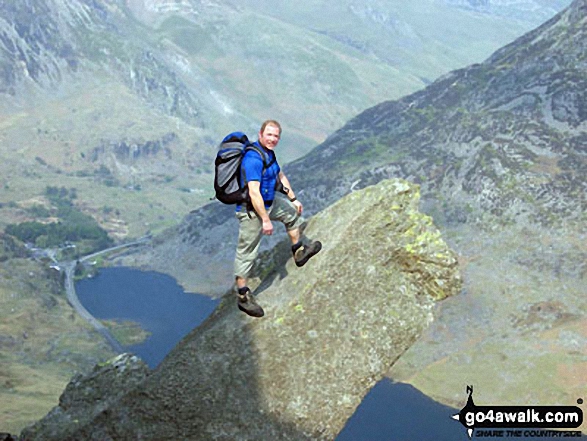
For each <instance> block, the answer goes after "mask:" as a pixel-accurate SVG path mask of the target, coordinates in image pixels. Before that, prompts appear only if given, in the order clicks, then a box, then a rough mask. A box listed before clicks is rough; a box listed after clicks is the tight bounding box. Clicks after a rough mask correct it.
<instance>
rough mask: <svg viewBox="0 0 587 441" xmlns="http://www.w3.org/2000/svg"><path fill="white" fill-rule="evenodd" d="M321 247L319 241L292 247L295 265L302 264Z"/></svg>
mask: <svg viewBox="0 0 587 441" xmlns="http://www.w3.org/2000/svg"><path fill="white" fill-rule="evenodd" d="M321 249H322V243H321V242H319V241H315V242H311V243H309V244H308V245H298V246H294V247H292V251H293V255H294V261H295V263H296V265H297V266H304V265H305V264H306V262H307V261H308V260H310V258H311V257H312V256H314V255H316V254H318V252H319V251H320V250H321Z"/></svg>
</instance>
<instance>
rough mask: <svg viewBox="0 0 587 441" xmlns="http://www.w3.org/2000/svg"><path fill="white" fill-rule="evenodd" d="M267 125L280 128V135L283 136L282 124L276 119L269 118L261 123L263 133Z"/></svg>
mask: <svg viewBox="0 0 587 441" xmlns="http://www.w3.org/2000/svg"><path fill="white" fill-rule="evenodd" d="M267 126H275V127H277V128H278V129H279V136H281V124H279V123H278V122H277V121H275V120H274V119H268V120H267V121H265V122H264V123H263V124H261V134H263V132H265V129H266V128H267Z"/></svg>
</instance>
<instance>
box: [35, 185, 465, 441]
mask: <svg viewBox="0 0 587 441" xmlns="http://www.w3.org/2000/svg"><path fill="white" fill-rule="evenodd" d="M418 202H419V188H418V187H417V186H415V185H412V184H410V183H408V182H407V181H403V180H388V181H383V182H381V183H380V184H378V185H377V186H373V187H368V188H365V189H363V190H361V191H357V192H353V193H351V194H350V195H348V196H347V197H345V198H344V199H342V200H341V201H339V202H337V203H336V204H334V205H332V206H331V207H330V208H328V209H327V210H325V211H323V212H321V213H319V214H317V215H316V216H314V217H313V218H312V219H311V220H310V222H309V223H308V226H307V228H306V229H305V235H306V236H307V237H309V238H313V239H319V240H321V241H322V242H323V243H324V247H323V250H322V251H321V253H320V254H318V255H317V256H316V257H314V258H313V259H312V260H311V261H310V262H309V263H308V264H307V265H306V266H304V267H302V268H297V267H296V266H295V264H294V263H293V261H292V259H288V258H287V257H288V255H289V254H290V253H289V251H288V250H287V248H288V246H287V244H283V245H281V246H280V247H278V248H276V250H275V251H273V252H272V253H270V254H269V255H268V257H270V259H268V260H266V261H265V262H264V264H262V265H260V266H261V269H262V270H261V273H263V274H264V278H263V283H262V284H261V285H260V286H259V287H258V289H257V290H256V291H257V295H258V301H259V303H260V304H262V306H263V307H264V308H265V311H266V315H265V317H263V318H262V319H252V318H250V317H248V316H246V315H244V314H243V313H241V312H239V311H238V310H237V308H236V304H235V299H234V297H233V295H232V294H230V295H227V296H226V297H225V299H224V301H223V302H222V303H221V305H220V306H219V308H218V309H217V310H216V311H215V312H214V313H213V314H212V316H211V317H210V318H209V319H208V320H207V321H206V322H204V323H203V324H202V325H201V326H200V327H199V328H197V329H195V330H194V331H193V332H192V333H191V334H189V335H188V336H187V337H186V338H185V339H184V340H183V341H182V342H181V343H180V344H179V345H178V346H177V347H176V348H175V349H174V350H173V351H172V352H171V353H170V354H169V355H168V356H167V357H166V359H165V360H164V361H163V363H162V364H161V365H160V366H159V368H158V369H157V370H156V371H155V372H153V373H152V374H151V375H149V376H148V377H147V378H146V379H145V381H144V382H143V383H142V384H140V385H139V386H138V387H136V388H134V389H133V390H131V391H130V392H129V393H128V394H126V395H125V396H123V397H122V398H121V399H120V400H119V401H117V402H116V403H115V404H114V405H112V406H110V407H109V408H107V409H105V410H104V411H102V412H101V413H100V414H99V415H97V416H96V417H94V418H92V419H91V421H88V422H86V423H85V424H78V426H77V427H76V430H75V431H74V432H68V436H67V437H65V436H62V437H61V438H59V437H55V436H51V437H49V436H46V435H45V434H43V433H41V432H36V434H37V435H36V437H35V438H31V439H60V440H63V439H84V440H93V439H100V440H110V439H111V440H121V439H123V440H124V439H208V440H211V439H218V440H222V439H223V440H229V439H230V440H259V439H271V440H279V439H284V440H285V439H287V440H306V439H313V440H316V439H318V440H328V439H334V438H335V437H336V435H337V434H338V433H339V432H340V430H341V429H342V428H343V427H344V424H345V422H346V421H347V419H348V418H349V417H350V416H351V415H352V414H353V412H354V411H355V409H356V407H357V406H358V405H359V404H360V402H361V401H362V399H363V397H364V396H365V394H366V393H367V392H368V391H369V389H370V388H371V387H372V386H373V385H374V384H375V383H376V382H377V381H379V380H380V379H381V378H382V377H383V376H384V375H385V373H386V372H388V370H389V368H390V367H391V366H392V365H393V364H394V362H395V361H396V360H397V359H398V358H399V357H400V356H401V355H402V354H403V353H404V352H405V351H406V350H407V349H408V348H409V347H410V346H412V344H413V343H414V342H415V341H416V340H417V339H418V337H419V336H420V335H421V334H422V332H423V331H424V330H425V329H426V328H427V327H428V325H429V324H430V323H431V322H432V320H433V317H434V311H435V303H436V302H437V301H439V300H442V299H444V298H446V297H448V296H450V295H453V294H456V293H457V292H459V290H460V286H461V280H460V276H459V272H458V266H457V260H456V257H455V255H454V253H453V252H452V251H451V250H450V249H449V248H448V247H447V245H446V244H445V242H444V241H443V240H442V238H441V236H440V233H439V232H438V230H437V229H436V228H435V227H434V225H433V224H432V222H431V218H430V217H428V216H425V215H423V214H421V213H420V212H419V211H418ZM284 260H286V261H285V263H284V264H283V263H281V262H282V261H284ZM104 392H105V393H110V392H109V391H108V388H105V390H104ZM62 401H66V400H65V399H62Z"/></svg>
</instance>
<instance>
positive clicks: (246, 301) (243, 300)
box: [236, 286, 265, 317]
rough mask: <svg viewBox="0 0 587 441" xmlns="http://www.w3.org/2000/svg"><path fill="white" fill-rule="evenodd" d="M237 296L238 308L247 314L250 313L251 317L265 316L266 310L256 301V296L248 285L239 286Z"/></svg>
mask: <svg viewBox="0 0 587 441" xmlns="http://www.w3.org/2000/svg"><path fill="white" fill-rule="evenodd" d="M236 298H237V302H236V303H237V305H238V309H240V310H241V311H242V312H244V313H245V314H248V315H250V316H251V317H263V316H264V315H265V311H263V308H261V307H260V306H259V304H258V303H257V302H256V301H255V297H253V294H252V293H251V290H250V289H249V288H248V287H246V286H245V287H244V288H239V290H238V293H237V295H236Z"/></svg>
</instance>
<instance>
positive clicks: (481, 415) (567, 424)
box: [453, 386, 583, 439]
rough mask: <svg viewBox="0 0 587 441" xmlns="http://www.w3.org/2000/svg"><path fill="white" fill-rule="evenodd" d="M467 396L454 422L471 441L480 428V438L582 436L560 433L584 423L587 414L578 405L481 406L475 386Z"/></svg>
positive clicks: (574, 432) (468, 387)
mask: <svg viewBox="0 0 587 441" xmlns="http://www.w3.org/2000/svg"><path fill="white" fill-rule="evenodd" d="M467 393H468V394H469V398H468V399H467V405H466V406H465V407H463V408H462V409H461V411H460V412H459V413H458V414H456V415H453V419H455V420H457V421H459V422H460V423H461V424H462V425H463V426H465V428H466V429H467V433H468V434H469V439H471V437H472V436H473V432H474V431H475V429H480V430H479V431H478V432H475V434H476V437H477V436H483V437H486V438H490V437H493V438H506V437H529V438H533V437H537V438H546V437H551V438H558V437H581V436H582V434H581V432H580V431H576V430H574V431H564V430H560V429H576V428H578V427H580V426H581V424H583V411H582V410H581V409H580V408H579V407H577V406H477V405H475V403H474V402H473V386H467ZM577 404H579V405H581V404H583V400H582V399H578V400H577ZM530 429H531V430H530ZM545 429H548V430H545Z"/></svg>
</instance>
